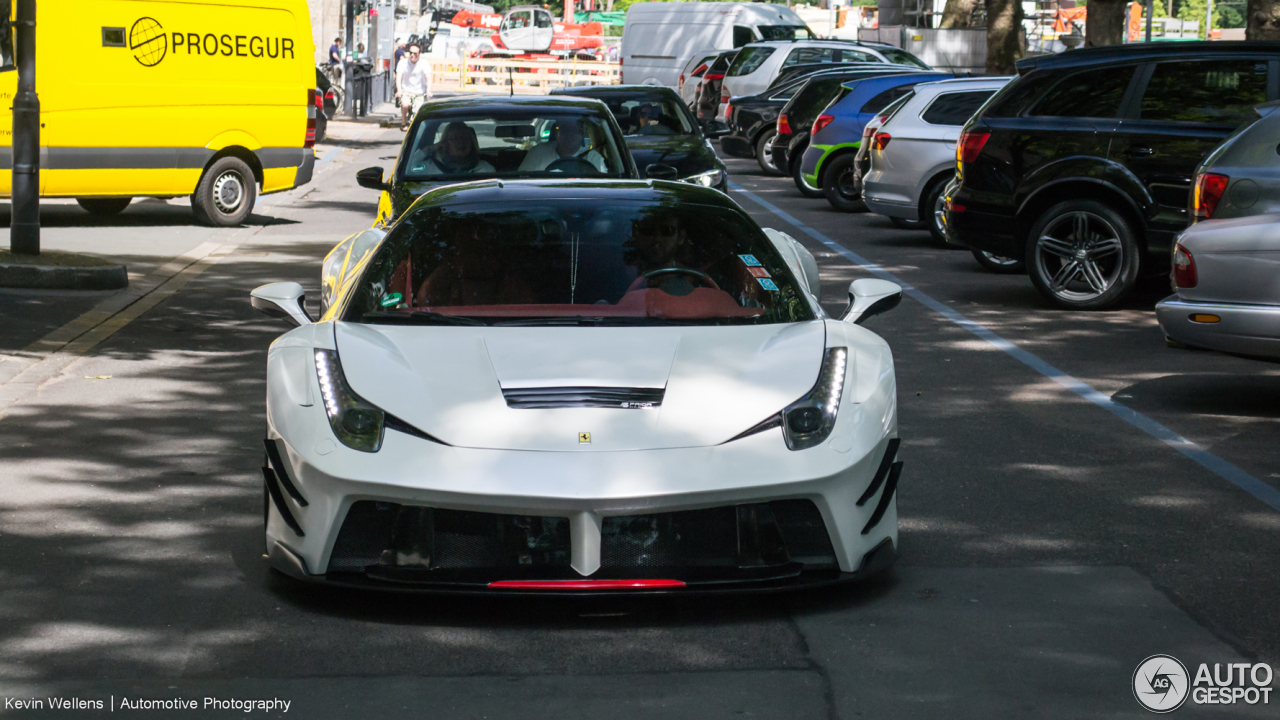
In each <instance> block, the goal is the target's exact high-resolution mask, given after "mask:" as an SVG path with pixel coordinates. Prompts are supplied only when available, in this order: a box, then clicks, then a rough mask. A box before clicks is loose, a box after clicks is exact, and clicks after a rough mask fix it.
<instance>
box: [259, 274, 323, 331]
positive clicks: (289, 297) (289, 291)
mask: <svg viewBox="0 0 1280 720" xmlns="http://www.w3.org/2000/svg"><path fill="white" fill-rule="evenodd" d="M306 299H307V293H306V291H304V290H303V289H302V286H301V285H299V284H298V283H296V282H278V283H271V284H270V285H263V286H262V287H260V288H257V289H255V290H254V291H253V292H251V293H249V303H250V304H252V305H253V309H254V310H257V311H258V312H260V313H262V314H263V315H266V316H267V317H276V318H284V319H285V320H287V321H288V322H289V323H290V324H292V325H299V326H301V325H307V324H309V323H310V322H311V316H310V315H308V314H307V309H306V307H304V306H303V304H302V303H303V302H305V301H306Z"/></svg>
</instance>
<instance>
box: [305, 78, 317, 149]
mask: <svg viewBox="0 0 1280 720" xmlns="http://www.w3.org/2000/svg"><path fill="white" fill-rule="evenodd" d="M319 94H320V93H319V92H318V91H317V90H315V89H314V88H312V89H310V90H308V91H307V137H306V140H305V141H304V142H303V143H302V147H304V148H309V147H315V146H316V113H317V112H319V110H318V109H317V108H318V106H319V102H318V101H317V99H316V98H317V97H318V96H319Z"/></svg>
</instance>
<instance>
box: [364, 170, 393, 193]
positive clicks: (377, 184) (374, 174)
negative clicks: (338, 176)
mask: <svg viewBox="0 0 1280 720" xmlns="http://www.w3.org/2000/svg"><path fill="white" fill-rule="evenodd" d="M356 184H357V185H359V186H360V187H366V188H369V189H370V190H390V189H391V184H390V183H384V182H382V168H380V167H367V168H365V169H363V170H361V171H359V172H357V173H356Z"/></svg>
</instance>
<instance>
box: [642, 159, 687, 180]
mask: <svg viewBox="0 0 1280 720" xmlns="http://www.w3.org/2000/svg"><path fill="white" fill-rule="evenodd" d="M644 175H645V177H647V178H649V179H650V180H676V179H678V178H679V177H680V171H679V170H677V169H675V168H673V167H671V166H670V165H665V164H663V163H654V164H652V165H650V166H648V167H646V168H645V169H644Z"/></svg>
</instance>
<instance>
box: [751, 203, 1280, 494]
mask: <svg viewBox="0 0 1280 720" xmlns="http://www.w3.org/2000/svg"><path fill="white" fill-rule="evenodd" d="M729 188H730V189H731V190H733V191H735V192H740V193H742V194H743V195H745V196H747V197H748V198H750V199H751V200H752V201H753V202H755V203H756V204H757V205H759V206H760V207H762V208H764V209H765V210H768V211H769V212H771V213H773V214H774V215H777V216H778V217H780V218H782V219H783V220H784V221H786V222H787V223H789V224H791V225H793V226H794V227H796V228H797V229H799V230H801V231H803V232H804V233H805V234H806V235H808V236H809V237H811V238H813V239H814V240H817V241H818V242H820V243H822V244H823V245H825V246H827V248H828V249H830V250H831V251H832V252H835V253H837V254H839V255H840V256H842V257H844V258H845V259H846V260H849V261H850V262H852V263H854V264H855V265H858V266H860V267H861V268H862V269H864V270H866V271H867V272H869V273H871V274H872V275H875V276H876V277H879V278H883V279H885V280H889V281H891V282H895V283H897V284H899V285H901V286H902V290H903V292H904V293H905V294H907V295H908V296H910V297H911V298H913V299H915V300H916V301H917V302H919V303H920V304H922V305H924V306H925V307H927V308H929V309H930V310H932V311H934V312H936V313H938V314H939V315H941V316H943V317H945V318H946V319H948V320H950V321H951V322H953V323H955V324H956V325H959V326H960V327H962V328H964V329H965V330H968V331H969V332H971V333H973V334H974V335H976V336H977V337H978V338H980V339H982V340H984V341H986V342H987V343H988V344H989V345H991V346H992V347H994V348H996V349H997V350H1000V351H1001V352H1004V353H1005V354H1007V355H1009V356H1010V357H1012V358H1014V359H1015V360H1017V361H1018V362H1021V363H1022V364H1024V365H1026V366H1027V367H1030V368H1031V369H1032V370H1035V371H1036V372H1038V373H1040V374H1041V375H1044V376H1045V377H1047V378H1049V379H1050V380H1052V381H1054V382H1056V383H1058V384H1059V385H1061V386H1062V387H1064V388H1066V389H1068V390H1070V391H1071V392H1073V393H1075V394H1077V395H1079V396H1080V397H1082V398H1084V399H1085V400H1088V401H1089V402H1091V403H1093V404H1094V405H1097V406H1098V407H1100V408H1102V409H1103V410H1106V411H1107V412H1109V413H1111V414H1112V415H1115V416H1116V417H1118V418H1120V419H1121V420H1124V421H1125V422H1127V423H1129V424H1130V425H1132V426H1134V427H1136V428H1138V429H1139V430H1141V431H1143V432H1145V433H1146V434H1148V435H1150V436H1151V437H1153V438H1155V439H1157V440H1159V441H1160V442H1162V443H1164V444H1165V445H1168V446H1169V447H1171V448H1173V449H1174V450H1177V451H1178V452H1180V453H1182V454H1183V455H1185V456H1186V457H1188V458H1190V459H1191V460H1193V461H1195V462H1196V463H1197V464H1199V465H1200V466H1201V467H1203V468H1205V469H1206V470H1208V471H1209V472H1211V473H1213V474H1215V475H1217V476H1218V477H1220V478H1222V479H1224V480H1226V481H1227V482H1229V483H1231V484H1233V485H1235V486H1236V487H1238V488H1240V489H1241V490H1244V491H1245V492H1247V493H1249V494H1250V495H1252V496H1254V497H1256V498H1257V499H1259V500H1261V501H1262V502H1264V503H1266V504H1267V505H1269V506H1270V507H1271V509H1273V510H1276V511H1278V512H1280V490H1277V489H1275V488H1273V487H1271V486H1270V485H1268V484H1267V483H1264V482H1262V481H1261V480H1259V479H1258V478H1256V477H1254V476H1252V475H1250V474H1249V473H1247V472H1245V471H1244V470H1241V469H1240V468H1238V467H1236V466H1235V465H1232V464H1231V463H1229V462H1227V461H1226V460H1223V459H1222V458H1220V457H1218V456H1217V455H1214V454H1213V453H1211V452H1209V451H1208V450H1205V449H1204V448H1202V447H1200V446H1199V445H1197V444H1195V443H1194V442H1192V441H1190V440H1188V439H1187V438H1185V437H1183V436H1181V435H1179V434H1178V433H1176V432H1174V431H1172V430H1170V429H1169V428H1167V427H1165V426H1164V425H1161V424H1160V423H1158V422H1156V421H1155V420H1152V419H1151V418H1149V417H1147V416H1146V415H1143V414H1142V413H1140V412H1138V411H1137V410H1134V409H1132V408H1128V407H1125V406H1124V405H1121V404H1120V403H1118V402H1115V401H1114V400H1112V399H1111V398H1110V397H1107V396H1106V395H1104V394H1103V393H1101V392H1099V391H1097V390H1095V389H1094V388H1093V387H1091V386H1090V385H1089V384H1088V383H1085V382H1082V381H1080V380H1078V379H1076V378H1074V377H1072V376H1070V375H1068V374H1067V373H1064V372H1062V371H1061V370H1059V369H1058V368H1056V367H1054V366H1052V365H1050V364H1049V363H1047V362H1045V361H1044V360H1041V359H1040V358H1038V357H1036V356H1035V355H1032V354H1031V353H1029V352H1027V351H1026V350H1023V349H1022V348H1020V347H1018V346H1017V345H1015V344H1013V343H1011V342H1009V341H1008V340H1005V339H1004V338H1002V337H1000V336H999V335H997V334H995V333H994V332H992V331H991V330H990V329H989V328H987V327H985V326H983V325H981V324H979V323H976V322H974V321H972V320H970V319H969V318H967V317H965V316H963V315H961V314H960V313H958V312H956V311H955V310H953V309H952V308H949V307H947V306H946V305H944V304H942V303H940V302H938V301H937V300H934V299H933V298H931V297H929V296H928V295H926V294H924V293H922V292H920V291H919V290H917V289H916V288H915V287H913V286H912V285H911V284H910V283H906V282H903V281H902V280H899V279H898V278H897V277H896V276H894V275H893V273H890V272H889V271H887V270H885V269H884V268H881V267H880V266H879V265H876V264H875V263H873V262H871V261H870V260H867V259H866V258H864V257H862V256H861V255H858V254H857V253H855V252H852V251H850V250H848V249H847V248H845V247H844V246H842V245H840V244H839V243H837V242H836V241H834V240H832V239H831V238H829V237H827V236H826V235H823V234H822V233H820V232H818V231H817V230H814V229H813V228H811V227H809V226H808V225H805V224H804V223H802V222H800V220H798V219H797V218H795V217H793V216H791V215H790V214H788V213H786V212H784V211H783V210H781V209H780V208H778V207H776V206H775V205H773V204H771V203H769V202H767V201H766V200H764V199H763V198H761V197H759V196H758V195H756V194H755V193H753V192H751V191H749V190H745V189H743V188H742V187H739V186H738V185H736V184H734V183H729Z"/></svg>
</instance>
